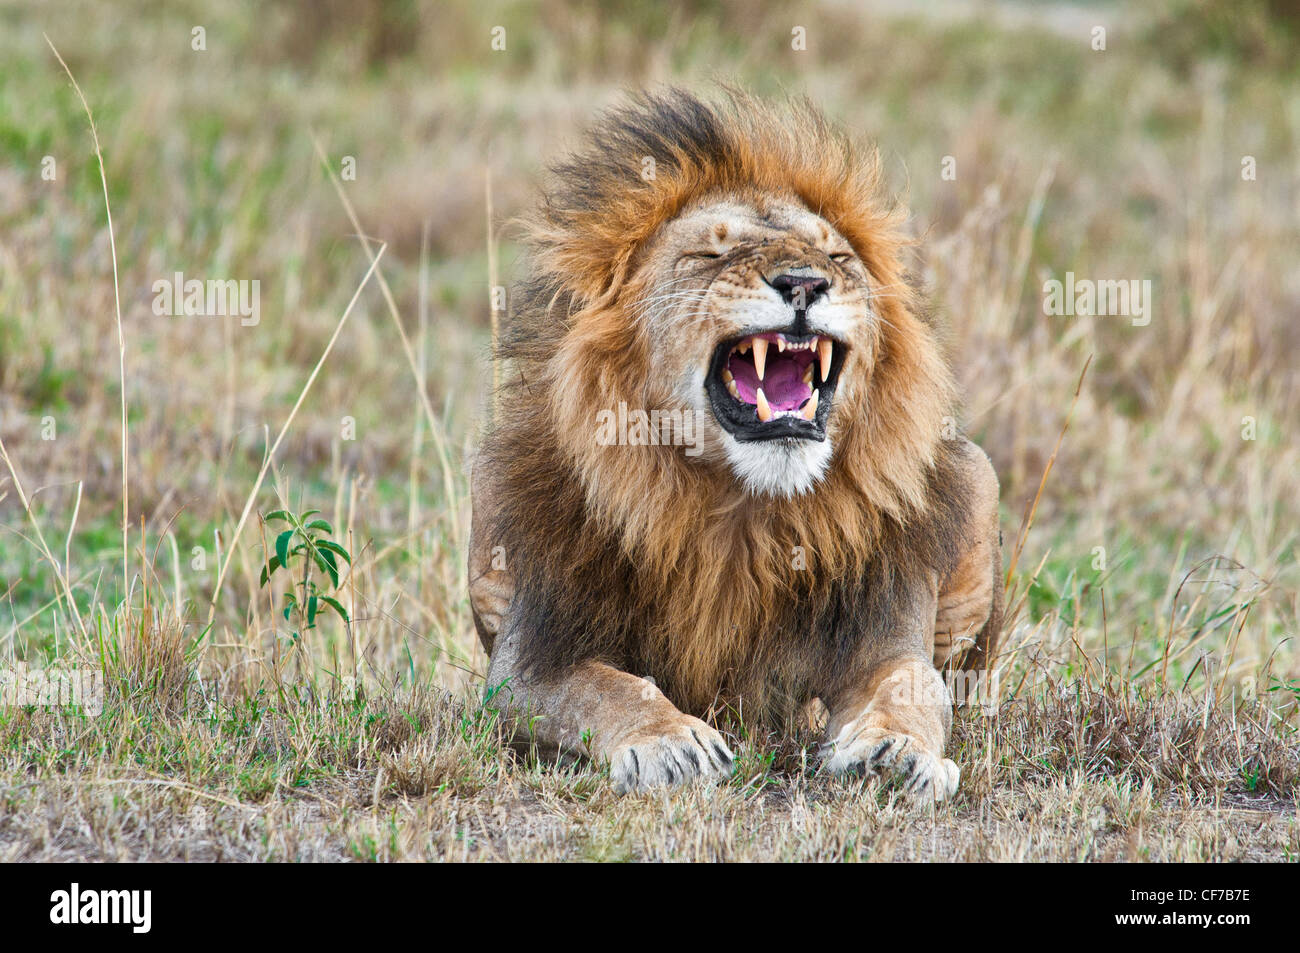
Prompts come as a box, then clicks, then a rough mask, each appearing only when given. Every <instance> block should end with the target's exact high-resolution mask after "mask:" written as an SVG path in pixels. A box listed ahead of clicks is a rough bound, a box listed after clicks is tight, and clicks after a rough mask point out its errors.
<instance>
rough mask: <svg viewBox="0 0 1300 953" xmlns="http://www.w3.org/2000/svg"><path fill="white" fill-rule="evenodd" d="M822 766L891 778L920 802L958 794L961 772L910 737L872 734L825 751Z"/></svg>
mask: <svg viewBox="0 0 1300 953" xmlns="http://www.w3.org/2000/svg"><path fill="white" fill-rule="evenodd" d="M822 759H823V760H822V765H823V767H824V768H825V769H826V770H827V771H830V772H832V773H833V774H850V773H859V772H861V773H865V774H877V775H881V776H882V777H892V778H894V779H895V780H896V781H898V782H899V784H900V785H901V787H902V789H903V792H904V793H905V794H906V795H907V796H908V797H909V798H911V799H912V800H914V801H916V802H918V803H923V804H924V803H930V802H932V801H943V800H946V799H947V798H950V797H952V796H953V795H954V794H956V793H957V783H958V781H960V780H961V771H960V770H959V769H958V767H957V765H956V764H955V763H953V762H952V761H951V760H950V759H948V758H944V757H942V756H941V755H936V754H933V753H931V752H929V751H927V750H926V749H925V748H924V746H922V745H921V743H920V742H918V741H917V740H916V739H915V738H913V737H912V736H911V735H905V734H902V733H895V732H884V731H869V732H864V733H863V734H860V735H858V736H857V737H854V738H852V739H850V740H849V741H848V742H847V743H841V742H840V741H839V740H838V739H837V740H836V741H835V742H833V743H831V744H830V745H828V746H827V747H826V748H825V749H823V753H822Z"/></svg>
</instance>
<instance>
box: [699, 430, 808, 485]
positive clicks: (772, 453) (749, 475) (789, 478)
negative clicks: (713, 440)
mask: <svg viewBox="0 0 1300 953" xmlns="http://www.w3.org/2000/svg"><path fill="white" fill-rule="evenodd" d="M722 442H723V446H724V447H725V448H726V452H727V462H728V463H730V464H731V471H732V472H733V473H734V474H735V475H736V479H738V480H740V482H741V483H743V484H744V485H745V487H746V488H747V489H748V490H749V491H750V492H751V493H757V494H767V495H770V496H798V495H799V494H801V493H807V492H809V491H810V490H812V488H813V486H814V485H816V483H817V481H818V480H820V479H821V478H822V475H823V474H824V473H825V472H826V466H827V464H828V463H830V459H831V442H830V440H821V441H817V440H798V439H789V440H763V441H746V442H741V441H739V440H737V439H736V438H735V437H733V436H732V435H731V434H729V433H728V434H724V436H723V441H722Z"/></svg>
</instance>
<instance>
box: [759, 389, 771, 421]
mask: <svg viewBox="0 0 1300 953" xmlns="http://www.w3.org/2000/svg"><path fill="white" fill-rule="evenodd" d="M755 396H756V397H757V398H758V399H757V401H756V403H757V404H758V419H759V420H761V421H763V422H764V423H766V422H767V421H769V420H771V419H772V408H771V407H770V406H768V403H767V395H766V394H764V393H763V388H761V387H760V388H759V389H758V393H757V394H756V395H755Z"/></svg>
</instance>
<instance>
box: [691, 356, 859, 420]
mask: <svg viewBox="0 0 1300 953" xmlns="http://www.w3.org/2000/svg"><path fill="white" fill-rule="evenodd" d="M844 353H845V347H844V345H842V344H841V343H840V342H838V341H836V340H835V339H833V338H831V337H829V336H827V335H824V334H823V335H818V334H787V333H785V332H783V331H761V332H759V333H757V334H747V335H745V336H744V337H742V338H739V339H735V340H730V341H723V342H722V343H721V344H719V345H718V348H717V351H716V352H715V353H714V357H713V364H712V367H711V368H710V373H709V377H708V381H707V383H706V387H707V389H708V392H709V397H710V399H711V401H712V403H713V411H714V414H715V415H716V416H717V418H718V421H719V422H720V423H721V424H722V425H723V427H725V428H726V429H727V430H728V431H729V432H730V433H731V434H732V435H733V436H734V437H735V438H736V439H737V440H775V439H780V438H783V437H798V438H802V439H805V440H825V439H826V418H827V416H828V415H829V413H830V405H831V401H832V399H833V398H834V396H835V382H836V380H837V379H838V378H839V373H840V367H841V366H842V365H843V363H844Z"/></svg>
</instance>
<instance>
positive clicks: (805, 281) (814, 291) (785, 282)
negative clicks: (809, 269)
mask: <svg viewBox="0 0 1300 953" xmlns="http://www.w3.org/2000/svg"><path fill="white" fill-rule="evenodd" d="M767 283H768V284H769V285H771V286H772V287H773V288H775V289H776V291H777V294H779V295H780V296H781V298H782V300H784V301H785V303H786V304H789V305H793V306H794V308H795V310H796V311H802V310H804V309H805V308H807V307H808V306H809V305H811V304H812V303H813V302H814V301H816V300H817V298H818V296H820V295H824V294H825V293H826V292H827V291H829V290H830V287H831V283H830V282H829V281H827V280H826V279H825V278H823V277H822V276H821V275H818V274H815V273H813V274H807V273H803V274H801V273H798V272H786V273H785V274H781V275H777V276H776V277H775V278H771V279H768V282H767Z"/></svg>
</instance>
